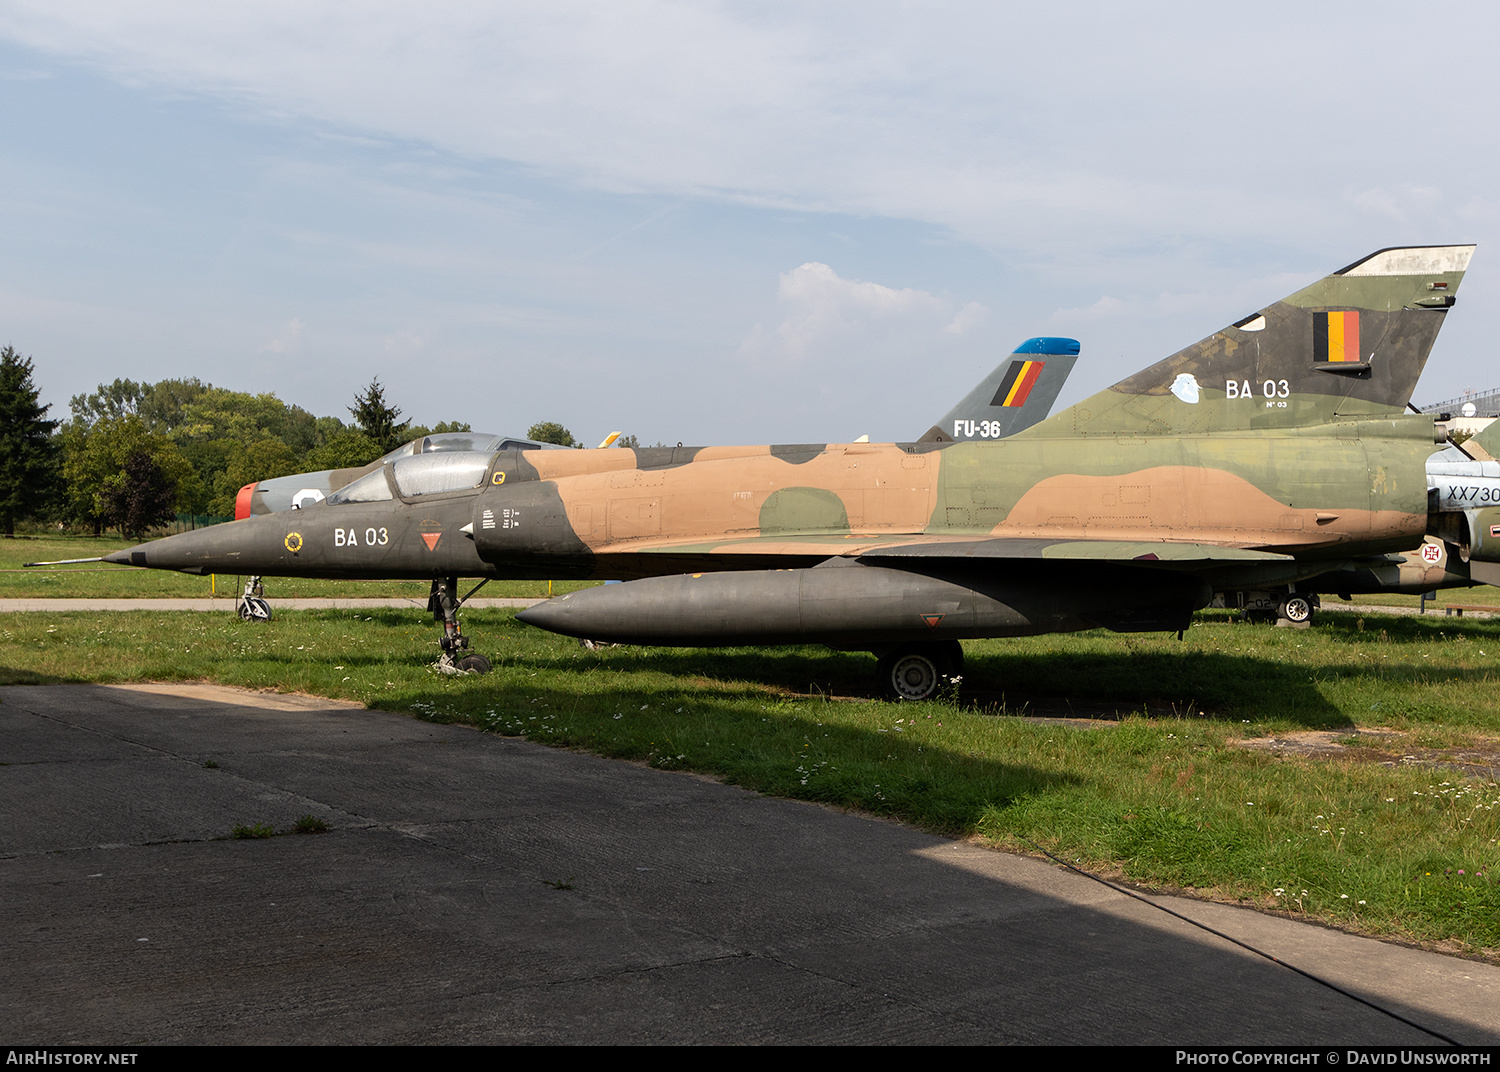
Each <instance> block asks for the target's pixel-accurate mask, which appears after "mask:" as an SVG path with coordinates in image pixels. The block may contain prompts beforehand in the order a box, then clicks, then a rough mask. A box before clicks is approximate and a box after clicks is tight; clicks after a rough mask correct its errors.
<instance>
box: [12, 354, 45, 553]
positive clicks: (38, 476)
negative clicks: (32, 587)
mask: <svg viewBox="0 0 1500 1072" xmlns="http://www.w3.org/2000/svg"><path fill="white" fill-rule="evenodd" d="M31 373H32V363H31V358H29V357H22V356H21V355H20V354H18V353H16V351H15V348H14V347H10V346H7V347H6V348H5V349H4V350H0V525H3V526H4V529H5V535H7V536H14V535H15V532H16V520H17V519H18V518H23V517H28V516H30V515H31V514H34V513H36V512H37V511H39V510H41V509H42V508H43V507H45V506H46V505H48V503H49V502H50V501H51V499H52V495H53V492H54V490H55V489H56V487H57V448H56V447H55V446H54V444H53V442H52V433H53V431H54V430H55V429H56V428H57V423H58V422H57V421H49V420H47V411H48V410H49V409H51V408H52V407H51V406H43V405H41V404H40V401H39V396H40V393H41V392H40V389H39V388H38V387H37V386H36V384H35V383H33V382H32V379H31Z"/></svg>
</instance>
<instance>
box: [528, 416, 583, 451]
mask: <svg viewBox="0 0 1500 1072" xmlns="http://www.w3.org/2000/svg"><path fill="white" fill-rule="evenodd" d="M526 438H527V439H530V440H534V441H535V442H537V443H557V444H558V445H560V446H564V447H576V446H578V440H576V439H574V438H573V433H572V432H570V431H568V430H567V429H566V428H564V427H563V426H562V425H560V424H558V423H557V422H556V421H538V422H537V423H536V424H533V425H532V426H531V427H530V428H528V429H526Z"/></svg>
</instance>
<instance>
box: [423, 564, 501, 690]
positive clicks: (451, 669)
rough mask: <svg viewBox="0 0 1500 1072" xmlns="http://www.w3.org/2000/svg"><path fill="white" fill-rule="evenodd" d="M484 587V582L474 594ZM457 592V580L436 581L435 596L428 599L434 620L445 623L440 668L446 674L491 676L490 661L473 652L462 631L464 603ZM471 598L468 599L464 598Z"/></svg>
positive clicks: (477, 587) (434, 582) (440, 641)
mask: <svg viewBox="0 0 1500 1072" xmlns="http://www.w3.org/2000/svg"><path fill="white" fill-rule="evenodd" d="M483 585H484V582H483V581H481V582H480V584H479V585H478V586H476V587H475V589H474V592H477V591H479V588H480V587H483ZM457 591H458V578H457V577H446V578H435V579H434V580H433V582H432V594H431V595H430V596H428V598H427V609H428V610H430V611H432V617H433V620H434V621H439V622H442V623H443V636H442V639H440V640H439V641H438V647H439V648H441V649H442V651H441V653H440V654H439V655H438V660H437V668H438V669H439V670H441V671H442V672H443V673H445V674H488V673H489V672H490V661H489V660H488V659H486V658H485V657H484V656H483V655H475V654H473V653H471V652H470V651H469V638H468V637H466V636H464V635H463V631H462V630H461V629H460V628H459V624H458V608H459V607H460V606H461V605H462V604H463V600H461V599H459V598H457V596H456V595H455V593H456V592H457ZM474 592H470V593H469V595H473V594H474ZM467 598H468V596H465V597H464V599H467Z"/></svg>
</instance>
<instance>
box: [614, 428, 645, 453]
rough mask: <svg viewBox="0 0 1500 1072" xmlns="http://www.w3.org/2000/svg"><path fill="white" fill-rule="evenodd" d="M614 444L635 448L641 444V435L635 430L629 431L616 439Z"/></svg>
mask: <svg viewBox="0 0 1500 1072" xmlns="http://www.w3.org/2000/svg"><path fill="white" fill-rule="evenodd" d="M614 445H615V446H617V447H630V448H632V449H634V448H636V447H639V446H640V445H641V437H640V436H638V435H636V434H635V433H634V432H629V433H626V434H625V435H622V436H621V437H620V438H619V439H617V440H615V444H614Z"/></svg>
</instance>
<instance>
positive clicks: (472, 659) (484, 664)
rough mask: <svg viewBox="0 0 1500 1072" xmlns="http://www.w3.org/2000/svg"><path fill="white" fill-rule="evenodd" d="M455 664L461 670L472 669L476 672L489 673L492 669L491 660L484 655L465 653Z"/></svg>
mask: <svg viewBox="0 0 1500 1072" xmlns="http://www.w3.org/2000/svg"><path fill="white" fill-rule="evenodd" d="M455 665H456V666H457V667H458V668H459V669H460V670H466V671H467V670H472V671H473V672H474V673H476V674H488V673H489V672H490V670H491V669H492V668H491V666H490V661H489V660H488V659H486V658H485V657H484V656H483V655H465V656H464V657H463V658H462V659H460V660H458V662H457V663H456V664H455Z"/></svg>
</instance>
